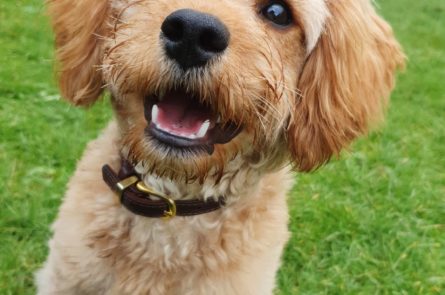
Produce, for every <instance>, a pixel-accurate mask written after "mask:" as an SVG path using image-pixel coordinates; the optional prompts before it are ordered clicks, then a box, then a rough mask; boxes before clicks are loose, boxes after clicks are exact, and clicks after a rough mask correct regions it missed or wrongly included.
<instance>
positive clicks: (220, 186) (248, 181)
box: [135, 155, 264, 203]
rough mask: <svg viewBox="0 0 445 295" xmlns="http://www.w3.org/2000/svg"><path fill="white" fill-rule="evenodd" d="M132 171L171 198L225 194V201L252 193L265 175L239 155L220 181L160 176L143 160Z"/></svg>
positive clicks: (182, 198) (197, 197)
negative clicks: (174, 178)
mask: <svg viewBox="0 0 445 295" xmlns="http://www.w3.org/2000/svg"><path fill="white" fill-rule="evenodd" d="M135 170H136V172H138V173H139V174H140V175H141V176H142V177H141V178H142V180H143V181H144V182H145V184H147V185H148V186H150V187H152V188H154V189H155V190H157V191H159V192H161V193H163V194H166V195H168V196H169V197H171V198H172V199H174V200H191V199H204V200H207V199H211V198H214V199H215V200H216V199H218V198H219V197H224V198H225V200H226V202H228V203H231V202H234V201H236V200H237V199H239V198H243V197H245V196H248V195H254V191H255V190H257V189H258V183H259V181H260V180H261V177H262V175H264V172H263V169H258V167H253V166H252V165H250V164H248V161H246V160H245V159H244V158H243V157H242V156H241V155H238V156H237V157H235V158H234V159H233V160H232V161H230V162H229V163H228V164H227V165H226V167H225V169H224V173H223V177H222V178H221V179H220V180H217V179H216V178H215V177H210V176H209V177H206V178H205V180H204V181H203V182H202V183H201V182H199V181H193V182H186V181H181V180H172V179H169V178H166V177H159V176H157V175H155V174H151V173H149V172H148V170H149V169H148V168H147V167H145V166H144V165H143V164H142V163H139V164H137V165H136V166H135Z"/></svg>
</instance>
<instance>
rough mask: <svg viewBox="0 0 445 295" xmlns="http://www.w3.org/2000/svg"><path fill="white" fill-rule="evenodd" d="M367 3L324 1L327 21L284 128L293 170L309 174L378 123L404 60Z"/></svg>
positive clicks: (310, 56) (342, 0) (401, 53)
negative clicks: (294, 167)
mask: <svg viewBox="0 0 445 295" xmlns="http://www.w3.org/2000/svg"><path fill="white" fill-rule="evenodd" d="M370 2H371V1H368V0H336V1H326V3H327V6H328V9H329V12H330V16H329V17H328V19H327V20H326V24H325V30H324V32H323V33H322V34H321V36H320V39H319V40H318V44H317V45H316V47H315V48H314V50H313V51H312V53H311V54H310V55H309V57H308V59H307V61H306V64H305V65H304V68H303V71H302V73H301V76H300V80H299V82H298V88H299V90H300V91H301V94H302V96H301V98H299V100H298V102H297V104H296V106H295V109H294V110H293V114H292V118H291V121H290V125H289V129H288V134H287V136H288V144H289V149H290V152H291V155H292V158H293V160H294V162H295V166H296V168H297V169H299V170H301V171H310V170H313V169H315V168H317V167H318V166H320V165H322V164H324V163H325V162H327V161H328V160H329V159H330V157H331V156H332V155H338V154H339V152H340V151H341V149H342V148H343V147H345V146H347V145H348V144H349V143H350V142H351V141H352V140H353V139H354V138H356V137H357V136H359V135H361V134H365V133H366V132H367V130H368V126H369V124H370V123H372V122H375V121H376V120H377V121H378V120H379V119H381V117H382V115H383V113H384V109H385V105H386V102H387V99H388V97H389V94H390V92H391V90H392V88H393V86H394V76H395V71H396V70H397V68H400V67H403V64H404V60H405V56H404V54H403V52H402V50H401V48H400V45H399V44H398V43H397V41H396V40H395V38H394V36H393V32H392V29H391V27H390V26H389V25H388V24H387V23H386V22H385V21H384V20H383V19H382V18H380V17H379V16H378V15H377V14H376V12H375V11H374V8H373V6H372V5H371V3H370Z"/></svg>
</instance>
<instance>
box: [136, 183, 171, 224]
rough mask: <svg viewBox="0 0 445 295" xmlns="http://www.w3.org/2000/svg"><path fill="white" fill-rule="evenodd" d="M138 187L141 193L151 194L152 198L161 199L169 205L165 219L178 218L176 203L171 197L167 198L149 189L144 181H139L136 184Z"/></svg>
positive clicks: (165, 212)
mask: <svg viewBox="0 0 445 295" xmlns="http://www.w3.org/2000/svg"><path fill="white" fill-rule="evenodd" d="M136 187H137V189H138V190H140V191H141V192H144V193H146V194H149V195H151V196H154V197H157V198H160V199H162V200H164V201H165V202H166V203H167V205H168V211H164V219H166V220H168V219H170V218H173V217H175V216H176V203H175V201H174V200H172V199H170V198H169V197H167V196H166V195H164V194H161V193H159V192H157V191H155V190H154V189H153V188H151V187H148V186H147V185H145V183H143V182H142V181H139V182H138V183H137V184H136Z"/></svg>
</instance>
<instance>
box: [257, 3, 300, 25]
mask: <svg viewBox="0 0 445 295" xmlns="http://www.w3.org/2000/svg"><path fill="white" fill-rule="evenodd" d="M261 14H262V15H263V16H264V17H265V18H267V19H268V20H270V21H271V22H273V23H275V24H277V25H279V26H283V27H284V26H288V25H290V24H291V23H292V14H291V12H290V9H289V7H288V6H287V5H286V4H285V3H283V2H282V1H271V2H269V3H268V4H267V5H266V6H264V7H263V8H262V9H261Z"/></svg>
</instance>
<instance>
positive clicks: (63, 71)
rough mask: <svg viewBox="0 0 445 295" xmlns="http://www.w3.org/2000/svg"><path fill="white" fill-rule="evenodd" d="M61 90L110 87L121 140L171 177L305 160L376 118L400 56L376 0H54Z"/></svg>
mask: <svg viewBox="0 0 445 295" xmlns="http://www.w3.org/2000/svg"><path fill="white" fill-rule="evenodd" d="M49 8H50V13H51V15H52V18H53V26H54V29H55V32H56V46H57V49H58V51H57V57H58V59H59V61H60V86H61V90H62V94H63V96H64V97H65V98H66V99H68V100H69V101H71V102H72V103H74V104H75V105H90V104H92V103H93V102H94V101H95V100H96V99H97V98H98V97H99V96H100V94H101V93H102V91H103V90H104V89H108V90H109V91H110V93H111V95H112V97H113V98H112V102H113V105H114V108H115V111H116V115H117V118H118V122H119V126H120V129H121V132H122V145H123V151H124V152H125V153H127V154H128V156H129V157H131V158H132V159H133V160H135V161H138V162H140V161H142V162H144V161H145V162H147V163H148V162H149V163H150V165H151V166H152V169H153V172H155V173H157V174H165V175H168V176H169V177H179V176H184V177H188V178H190V177H191V178H195V177H204V175H207V174H208V173H209V172H210V171H214V172H215V173H217V172H219V173H221V171H223V168H224V165H225V164H227V163H228V162H230V161H231V160H232V159H234V158H235V157H243V158H244V159H245V160H246V161H247V162H249V163H251V164H254V163H258V162H261V163H263V164H264V165H265V166H267V167H272V166H274V165H282V164H283V163H284V161H285V160H286V159H291V160H292V161H293V163H294V164H295V167H296V168H297V169H299V170H302V171H309V170H312V169H314V168H316V167H318V166H319V165H321V164H323V163H325V162H326V161H327V160H328V159H329V158H330V157H331V156H332V155H336V154H338V153H339V152H340V150H341V149H342V148H343V147H345V146H347V145H348V144H349V143H350V142H351V141H352V140H353V139H354V138H356V137H357V136H359V135H361V134H364V133H366V131H367V129H368V127H369V125H370V123H372V122H374V121H376V120H378V119H379V118H380V117H381V114H382V112H383V109H384V106H385V102H386V100H387V97H388V96H389V93H390V91H391V89H392V87H393V82H394V74H395V70H396V69H397V67H399V66H402V64H403V60H404V55H403V53H402V52H401V49H400V46H399V45H398V43H397V41H396V40H395V39H394V37H393V33H392V30H391V28H390V27H389V25H388V24H387V23H386V22H385V21H384V20H382V19H381V18H380V17H379V16H378V15H377V14H376V13H375V11H374V8H373V7H372V5H371V3H370V1H368V0H287V1H282V0H220V1H204V0H156V1H155V0H94V1H93V0H77V1H70V0H57V1H56V0H52V1H50V2H49Z"/></svg>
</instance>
